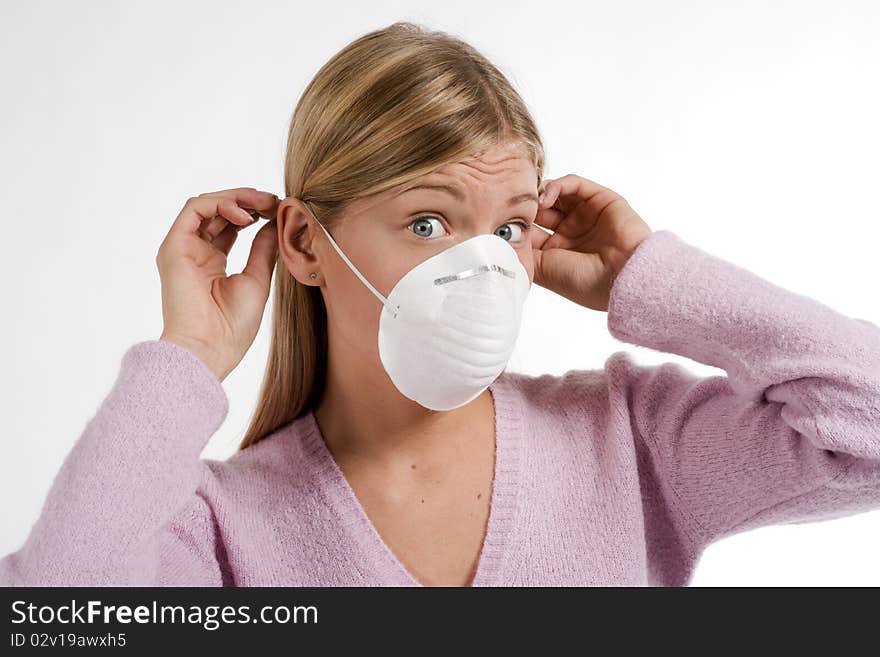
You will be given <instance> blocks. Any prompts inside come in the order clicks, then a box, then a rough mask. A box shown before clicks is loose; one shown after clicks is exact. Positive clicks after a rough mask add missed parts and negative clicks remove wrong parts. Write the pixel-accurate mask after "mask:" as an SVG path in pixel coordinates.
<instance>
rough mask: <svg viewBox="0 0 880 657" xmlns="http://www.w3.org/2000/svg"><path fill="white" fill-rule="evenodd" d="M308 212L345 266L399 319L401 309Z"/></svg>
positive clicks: (310, 211)
mask: <svg viewBox="0 0 880 657" xmlns="http://www.w3.org/2000/svg"><path fill="white" fill-rule="evenodd" d="M306 207H307V208H308V206H306ZM308 210H309V214H311V215H312V218H313V219H314V220H315V223H317V224H318V225H319V226H320V227H321V229H322V230H323V231H324V234H325V235H326V236H327V239H328V240H330V244H332V245H333V248H334V249H336V253H338V254H339V257H341V258H342V259H343V260H344V261H345V264H347V265H348V268H349V269H351V270H352V271H353V272H354V273H355V275H356V276H357V277H358V278H359V279H361V282H362V283H363V284H364V285H366V286H367V288H369V290H370V292H372V293H373V294H374V295H376V298H377V299H379V301H381V302H382V305H384V306H385V307H386V308H387V309H388V311H389V312H390V313H391V314H392V315H394V317H397V312H398V310H399V308H400V307H399V306H395V305H393V304H392V303H391V302H390V301H388V299H386V298H385V297H384V296H383V295H382V293H381V292H379V290H377V289H376V288H375V287H373V286H372V285H371V284H370V281H368V280H367V279H366V278H364V276H363V274H361V273H360V272H359V271H358V268H357V267H355V266H354V263H353V262H352V261H351V260H349V259H348V256H347V255H345V254H344V253H343V252H342V249H340V248H339V245H338V244H337V243H336V240H334V239H333V236H332V235H331V234H330V233H329V232H328V231H327V229H326V228H325V227H324V224H322V223H321V222H320V221H318V218H317V217H316V216H315V213H314V212H312V210H311V208H308Z"/></svg>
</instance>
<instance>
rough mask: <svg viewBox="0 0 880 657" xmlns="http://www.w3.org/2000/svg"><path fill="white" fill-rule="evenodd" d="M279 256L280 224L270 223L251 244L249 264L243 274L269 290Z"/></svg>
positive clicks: (262, 228)
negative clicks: (273, 269)
mask: <svg viewBox="0 0 880 657" xmlns="http://www.w3.org/2000/svg"><path fill="white" fill-rule="evenodd" d="M277 255H278V224H277V223H276V222H274V221H269V222H267V223H266V224H265V225H264V226H263V227H261V228H260V230H258V231H257V234H256V236H255V237H254V243H253V244H251V252H250V254H249V255H248V261H247V264H246V265H245V266H244V269H243V270H242V272H241V273H242V274H244V275H246V276H251V277H253V278H254V279H256V280H257V281H259V282H260V284H261V285H262V286H263V287H264V289H266V290H268V289H269V284H270V283H271V281H272V268H273V267H274V266H275V260H276V257H277Z"/></svg>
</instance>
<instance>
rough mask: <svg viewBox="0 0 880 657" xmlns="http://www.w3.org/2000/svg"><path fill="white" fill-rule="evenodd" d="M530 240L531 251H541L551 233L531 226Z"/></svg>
mask: <svg viewBox="0 0 880 657" xmlns="http://www.w3.org/2000/svg"><path fill="white" fill-rule="evenodd" d="M531 234H532V237H531V240H532V248H533V249H541V248H542V247H543V246H544V242H546V241H547V240H548V239H549V238H550V236H551V235H553V233H550V232H548V231H546V230H544V229H543V228H535V227H534V226H532V230H531Z"/></svg>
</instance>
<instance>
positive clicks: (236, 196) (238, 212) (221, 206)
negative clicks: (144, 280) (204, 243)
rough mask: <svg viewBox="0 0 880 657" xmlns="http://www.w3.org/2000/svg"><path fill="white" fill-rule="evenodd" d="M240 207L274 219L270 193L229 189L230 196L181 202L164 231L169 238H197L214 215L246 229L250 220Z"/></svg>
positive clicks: (195, 197) (274, 207) (273, 203)
mask: <svg viewBox="0 0 880 657" xmlns="http://www.w3.org/2000/svg"><path fill="white" fill-rule="evenodd" d="M243 207H246V208H252V209H255V210H257V211H259V212H260V214H262V213H263V212H264V211H265V212H268V213H269V214H270V215H273V216H274V212H275V209H277V202H276V201H275V200H274V197H273V196H272V195H271V194H267V193H265V192H258V191H257V190H255V189H241V190H230V193H229V194H225V195H219V194H213V195H210V196H194V197H192V198H189V199H187V201H186V203H184V205H183V209H182V210H181V211H180V213H179V214H178V215H177V218H176V219H175V220H174V223H173V224H172V225H171V229H170V230H169V231H168V232H169V235H172V236H176V237H182V236H189V235H197V233H198V230H199V229H200V228H201V226H202V222H203V221H205V220H211V219H213V218H214V217H216V216H218V215H220V216H223V217H225V218H226V219H228V220H229V221H231V222H232V223H235V224H239V225H241V226H248V225H250V224H251V223H253V221H252V219H253V218H252V217H251V215H250V214H249V213H248V212H247V211H246V210H245V209H243Z"/></svg>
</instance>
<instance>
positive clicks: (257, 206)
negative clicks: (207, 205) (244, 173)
mask: <svg viewBox="0 0 880 657" xmlns="http://www.w3.org/2000/svg"><path fill="white" fill-rule="evenodd" d="M230 192H236V193H244V194H251V195H253V198H254V199H255V201H254V202H253V203H249V202H246V201H241V202H239V203H238V205H239V206H241V207H243V208H244V209H245V210H249V209H253V210H256V213H257V214H259V216H261V217H264V218H266V219H274V218H275V216H276V210H277V209H278V204H279V203H281V199H279V198H278V195H277V194H273V193H272V192H266V191H262V190H258V189H255V188H253V187H238V188H236V189H221V190H219V191H216V192H205V193H204V194H199V196H200V197H202V196H207V197H228V198H232V196H231V195H230ZM252 214H253V213H252Z"/></svg>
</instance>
